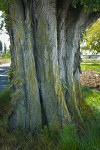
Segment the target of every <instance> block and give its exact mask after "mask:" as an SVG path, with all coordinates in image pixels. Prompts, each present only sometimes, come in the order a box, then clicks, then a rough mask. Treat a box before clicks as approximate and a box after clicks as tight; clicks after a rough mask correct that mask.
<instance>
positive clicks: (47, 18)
mask: <svg viewBox="0 0 100 150" xmlns="http://www.w3.org/2000/svg"><path fill="white" fill-rule="evenodd" d="M8 6H9V7H8V8H9V9H8V13H9V15H10V21H11V27H10V28H9V33H10V40H11V50H12V88H13V94H12V110H11V112H10V113H9V117H8V119H9V120H8V125H9V128H10V129H16V128H22V129H25V130H35V129H37V130H38V129H39V128H41V127H43V126H44V125H49V124H52V125H53V126H59V127H63V126H64V125H67V124H68V123H70V122H72V121H73V120H75V119H77V118H80V119H81V113H80V101H81V99H82V96H81V89H80V80H79V74H80V49H79V45H80V43H79V42H80V39H81V35H82V31H83V29H84V27H85V23H86V21H87V15H85V14H84V13H83V12H82V8H81V7H80V6H79V7H78V8H77V9H74V8H72V6H71V1H66V3H64V1H63V2H61V1H59V2H58V1H57V2H56V0H41V1H39V0H34V1H33V0H16V1H12V2H11V1H9V5H8ZM65 6H66V7H65Z"/></svg>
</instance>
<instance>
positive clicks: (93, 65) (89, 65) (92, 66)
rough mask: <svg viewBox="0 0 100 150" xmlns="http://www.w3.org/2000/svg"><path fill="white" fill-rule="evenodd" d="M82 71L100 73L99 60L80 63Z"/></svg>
mask: <svg viewBox="0 0 100 150" xmlns="http://www.w3.org/2000/svg"><path fill="white" fill-rule="evenodd" d="M81 69H82V70H96V71H97V72H100V61H99V60H92V59H90V60H83V61H82V63H81Z"/></svg>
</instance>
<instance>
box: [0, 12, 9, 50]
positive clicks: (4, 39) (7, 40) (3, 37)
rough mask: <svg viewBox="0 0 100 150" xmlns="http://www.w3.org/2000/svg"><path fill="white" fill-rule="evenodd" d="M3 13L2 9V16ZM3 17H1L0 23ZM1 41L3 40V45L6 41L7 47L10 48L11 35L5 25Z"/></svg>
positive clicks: (0, 37) (0, 34) (0, 32)
mask: <svg viewBox="0 0 100 150" xmlns="http://www.w3.org/2000/svg"><path fill="white" fill-rule="evenodd" d="M1 15H2V12H1V11H0V16H1ZM1 21H2V19H1V17H0V23H1ZM0 41H2V43H3V45H4V43H5V44H6V47H7V48H9V45H10V40H9V35H8V34H7V31H6V29H5V27H3V31H0Z"/></svg>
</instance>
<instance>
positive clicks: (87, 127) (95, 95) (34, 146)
mask: <svg viewBox="0 0 100 150" xmlns="http://www.w3.org/2000/svg"><path fill="white" fill-rule="evenodd" d="M82 92H83V96H84V99H85V103H86V105H88V107H87V108H89V109H91V111H92V116H90V115H88V114H87V113H85V114H84V115H83V120H84V122H83V124H84V129H82V131H81V134H79V129H78V128H77V127H76V126H75V125H74V124H69V125H67V126H66V127H65V128H63V129H59V130H58V129H56V128H55V129H54V128H53V127H52V125H49V129H48V127H47V126H45V127H44V129H42V130H41V131H40V133H38V134H36V133H25V132H23V131H21V130H18V131H14V132H12V133H11V132H9V131H7V129H6V128H5V126H3V124H2V120H3V119H2V118H3V117H4V120H5V118H7V117H6V116H7V113H8V110H9V109H10V101H11V99H10V90H9V89H7V90H6V91H5V92H4V93H2V94H0V113H1V120H0V146H1V147H0V149H1V150H14V149H16V150H99V149H100V126H99V125H100V120H99V118H100V101H99V100H100V92H99V91H97V90H93V89H90V88H88V87H82ZM80 130H81V129H80Z"/></svg>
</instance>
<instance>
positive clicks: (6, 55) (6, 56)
mask: <svg viewBox="0 0 100 150" xmlns="http://www.w3.org/2000/svg"><path fill="white" fill-rule="evenodd" d="M9 58H11V53H10V50H7V53H6V54H3V55H2V59H9Z"/></svg>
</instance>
